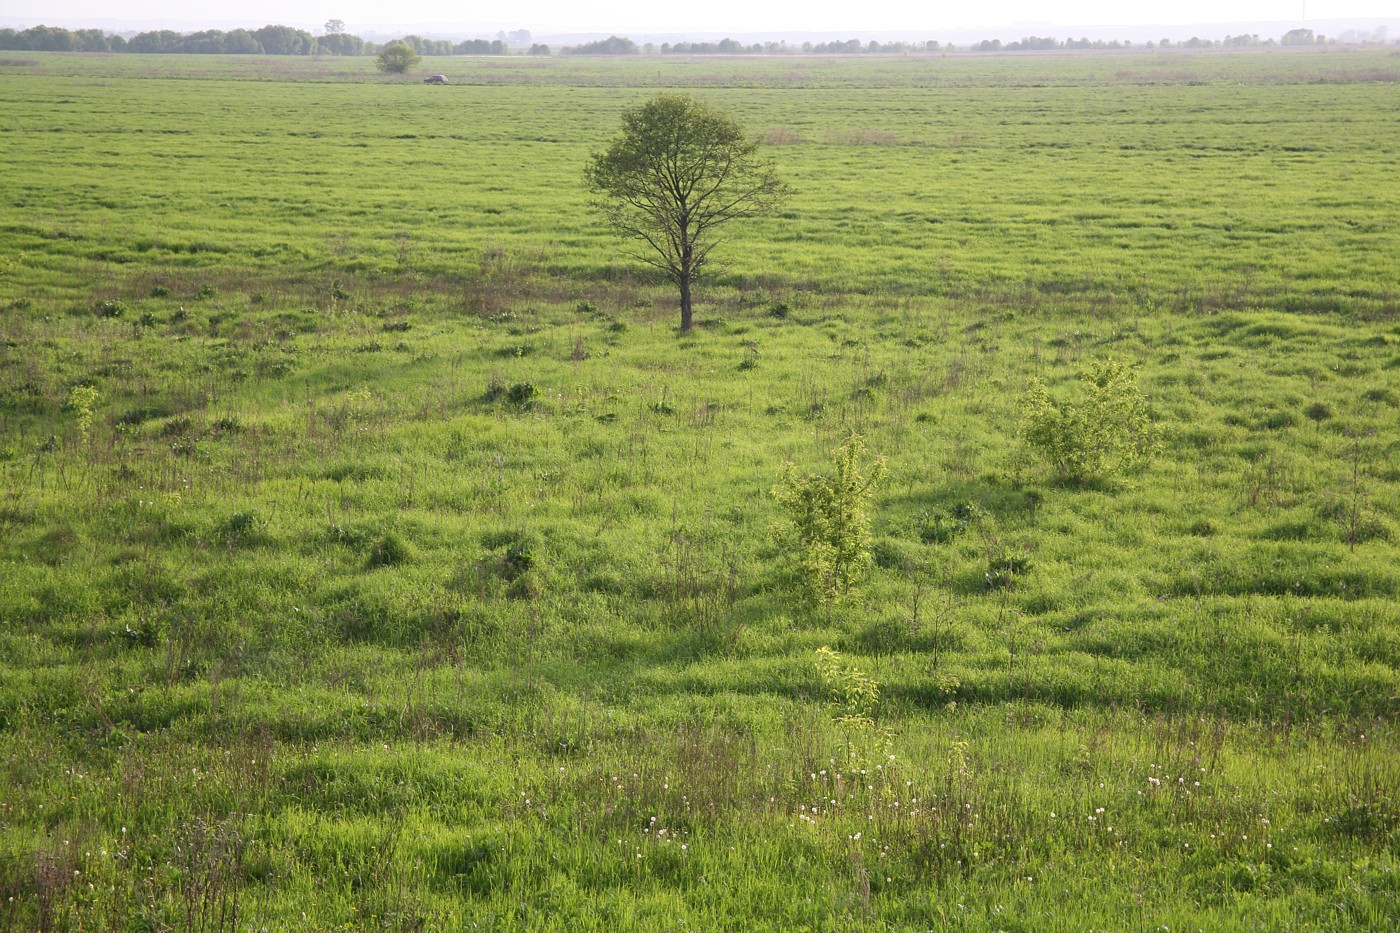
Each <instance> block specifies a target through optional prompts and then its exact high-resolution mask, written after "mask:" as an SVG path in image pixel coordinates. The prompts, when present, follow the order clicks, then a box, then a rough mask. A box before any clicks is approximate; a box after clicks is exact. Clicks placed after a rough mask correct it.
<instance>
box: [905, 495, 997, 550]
mask: <svg viewBox="0 0 1400 933" xmlns="http://www.w3.org/2000/svg"><path fill="white" fill-rule="evenodd" d="M985 516H986V512H984V511H983V510H982V508H981V506H979V505H978V504H977V503H975V502H960V503H958V504H957V505H955V506H953V507H952V508H951V509H949V510H948V511H947V512H932V513H927V512H926V513H925V514H924V515H923V516H922V518H921V520H920V525H919V540H920V541H922V542H924V543H925V544H947V543H948V542H949V541H952V540H953V539H954V538H956V537H958V536H959V535H961V534H962V533H963V532H965V531H967V529H969V528H971V527H972V526H974V525H976V524H978V523H979V522H981V521H982V519H983V518H984V517H985Z"/></svg>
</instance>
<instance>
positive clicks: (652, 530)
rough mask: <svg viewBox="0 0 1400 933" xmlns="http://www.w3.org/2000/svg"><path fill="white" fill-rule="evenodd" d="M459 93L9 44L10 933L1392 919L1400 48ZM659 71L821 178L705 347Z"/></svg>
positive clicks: (704, 75)
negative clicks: (862, 556) (859, 445)
mask: <svg viewBox="0 0 1400 933" xmlns="http://www.w3.org/2000/svg"><path fill="white" fill-rule="evenodd" d="M429 65H430V67H431V70H432V71H435V72H442V73H445V74H448V75H449V77H450V78H451V80H452V82H453V83H452V84H451V85H449V86H447V87H425V86H423V85H422V84H421V83H419V82H418V81H417V80H416V79H414V80H397V81H396V80H389V79H384V78H381V77H378V76H375V75H373V73H372V68H371V65H370V62H369V61H368V60H364V61H357V60H351V61H347V60H325V61H316V60H307V61H302V62H288V61H285V60H278V61H276V62H272V61H271V60H269V59H254V58H251V57H248V58H217V57H214V58H211V57H194V56H191V57H182V56H160V57H140V56H130V55H127V56H120V57H117V56H100V55H87V56H84V55H67V56H65V55H54V54H38V53H35V54H26V53H10V54H9V56H8V57H6V58H4V59H0V166H3V168H0V173H2V174H0V177H2V178H3V185H2V186H0V931H5V933H10V931H20V930H35V929H39V930H63V929H71V930H111V931H116V930H121V931H126V930H169V929H181V930H264V929H266V930H341V929H344V930H361V929H364V930H368V929H374V930H386V929H388V930H454V929H494V930H518V929H523V930H537V929H555V930H633V929H636V930H652V929H690V930H784V931H786V930H804V929H805V930H848V929H851V930H854V929H871V930H876V929H878V930H910V931H914V930H1013V931H1014V930H1020V931H1041V930H1090V929H1094V930H1100V929H1112V930H1149V929H1152V930H1155V929H1169V930H1172V931H1179V930H1197V929H1200V930H1211V931H1215V930H1266V929H1267V930H1283V929H1288V930H1393V929H1395V928H1396V926H1397V924H1400V875H1398V874H1397V868H1400V800H1397V796H1398V795H1400V791H1397V788H1400V742H1397V738H1400V734H1398V733H1397V724H1396V722H1395V716H1396V712H1397V707H1398V706H1400V673H1397V665H1400V600H1397V589H1400V407H1397V406H1400V316H1398V315H1397V312H1400V273H1398V272H1397V269H1400V183H1397V182H1398V181H1400V57H1397V56H1396V54H1394V53H1387V52H1384V51H1367V52H1338V51H1328V52H1324V53H1317V52H1299V53H1283V52H1278V53H1270V54H1259V53H1253V54H1221V53H1199V54H1187V53H1172V54H1166V53H1161V54H1156V55H1153V54H1105V55H1035V56H1024V57H1016V56H980V57H979V56H947V57H940V56H927V57H880V58H878V59H877V58H874V57H871V58H831V59H820V58H800V57H793V58H783V59H716V60H682V61H672V60H665V61H658V60H656V59H652V58H637V59H634V60H630V61H585V60H581V59H553V60H545V61H525V60H523V59H511V60H507V61H490V60H481V59H435V60H430V62H429ZM663 88H672V89H674V88H680V89H684V90H688V91H690V92H692V93H694V94H696V95H698V96H700V97H701V98H703V99H704V100H706V101H708V102H710V103H712V104H714V105H716V106H718V107H721V108H723V109H724V110H726V111H728V112H729V113H731V114H733V115H734V116H735V117H736V118H738V119H739V120H740V121H741V122H742V123H743V124H744V125H745V126H746V127H747V128H748V129H749V130H750V131H751V132H753V133H754V134H755V135H756V136H758V137H759V138H762V139H764V140H765V141H766V142H767V143H769V147H768V149H767V151H768V152H769V154H770V155H771V156H772V158H773V159H774V161H775V163H776V166H777V169H778V171H779V173H780V174H781V175H782V176H783V177H784V178H785V179H786V180H787V181H788V182H789V183H790V184H791V186H792V189H793V194H792V197H791V199H790V201H789V202H788V203H787V204H786V206H785V207H784V208H783V209H782V211H781V212H780V213H779V214H777V215H775V216H771V217H768V218H765V219H762V220H759V221H756V222H754V223H751V224H749V225H748V226H745V227H742V228H740V227H735V228H733V230H732V231H729V233H730V236H731V239H730V240H729V242H728V244H727V245H726V246H724V247H722V248H721V253H720V254H717V255H718V257H719V258H720V259H722V260H723V263H724V264H723V266H722V267H719V268H717V269H716V270H715V275H714V276H713V278H711V279H710V280H709V281H708V282H706V283H705V284H703V285H702V286H701V288H700V290H699V292H698V298H697V315H696V316H697V327H696V328H695V330H694V331H693V332H691V333H689V334H681V333H679V332H678V330H677V327H676V321H677V310H676V298H675V294H674V291H673V290H672V289H670V288H669V287H667V286H666V284H665V283H664V282H662V281H659V280H657V279H656V278H654V277H652V276H650V275H648V274H647V273H646V272H645V267H644V266H642V265H641V264H640V263H638V262H636V261H635V260H633V259H629V258H628V257H627V256H626V255H625V254H624V251H623V250H622V249H621V247H620V246H619V244H618V242H617V241H615V240H613V239H612V238H610V237H609V235H608V234H607V233H606V231H605V230H604V229H603V227H602V225H601V224H600V222H599V221H598V220H597V218H596V217H595V216H594V215H593V214H592V213H590V211H589V208H588V204H587V198H586V195H585V192H584V189H583V184H582V171H583V166H584V164H585V162H586V160H587V158H588V155H589V153H590V152H592V151H596V150H598V149H601V148H602V147H603V146H604V145H605V144H606V143H607V141H608V140H609V139H610V138H611V137H612V136H613V135H614V134H615V133H616V132H617V128H618V120H619V115H620V113H621V111H622V110H623V108H625V107H627V106H629V105H632V104H635V103H638V102H640V101H643V100H645V99H646V98H647V97H649V96H650V95H651V94H653V93H654V92H655V91H656V90H657V89H663ZM1110 361H1114V362H1117V363H1120V364H1123V365H1125V366H1128V367H1131V368H1132V369H1133V370H1134V371H1135V372H1136V374H1137V379H1138V386H1139V388H1140V390H1141V392H1142V394H1143V395H1144V396H1145V398H1146V399H1147V402H1148V405H1149V408H1150V412H1151V421H1152V423H1153V425H1154V426H1155V428H1156V431H1157V433H1158V436H1159V438H1160V445H1161V447H1160V452H1159V453H1158V455H1157V456H1156V458H1155V459H1154V460H1152V461H1151V462H1150V463H1148V464H1147V465H1146V466H1145V467H1143V468H1141V469H1138V470H1134V471H1130V472H1126V473H1124V474H1122V475H1119V476H1112V477H1109V478H1107V479H1103V480H1099V481H1095V482H1079V483H1073V482H1066V481H1062V480H1058V479H1057V478H1056V476H1055V474H1054V473H1053V472H1052V471H1051V469H1050V467H1048V466H1047V465H1046V464H1045V463H1044V462H1043V461H1042V460H1041V459H1039V458H1037V457H1036V456H1034V451H1032V450H1030V449H1029V448H1028V446H1027V443H1026V440H1025V430H1024V426H1025V425H1026V423H1027V421H1026V419H1027V412H1026V405H1025V400H1026V399H1027V398H1028V397H1030V396H1031V394H1032V390H1033V386H1034V385H1035V384H1036V383H1042V384H1044V385H1045V386H1046V387H1047V390H1048V391H1049V393H1050V395H1051V396H1052V397H1054V398H1056V399H1061V400H1065V399H1073V398H1075V397H1076V396H1077V395H1078V394H1079V393H1082V392H1083V391H1085V389H1084V382H1083V378H1082V377H1083V374H1084V373H1086V372H1089V371H1092V370H1093V368H1094V367H1096V366H1099V365H1101V364H1104V363H1106V362H1110ZM852 433H857V434H859V435H860V436H861V437H862V438H863V443H864V445H865V451H866V452H865V454H864V457H865V463H866V464H867V465H868V466H869V465H873V464H874V462H875V459H876V458H877V457H883V458H884V462H885V472H884V475H883V478H882V479H881V481H880V483H879V485H878V487H877V488H876V489H875V494H874V497H873V500H872V501H871V502H870V505H869V508H868V515H869V519H870V521H871V528H872V539H871V542H870V547H869V552H870V555H871V557H872V563H873V568H872V570H871V572H870V574H869V576H868V578H867V579H866V580H865V581H864V583H863V585H862V586H861V587H860V588H859V590H858V591H856V592H854V593H853V594H851V595H850V596H848V597H847V598H846V599H844V600H841V601H839V602H817V603H814V602H812V601H811V600H810V599H806V598H804V596H803V589H802V587H801V585H800V581H799V579H798V572H799V571H798V568H799V566H800V558H801V557H802V555H801V554H794V546H793V544H792V539H791V536H790V535H788V536H784V535H783V534H781V532H782V530H783V528H784V526H785V523H786V522H787V517H786V516H787V513H785V511H784V509H783V507H782V505H781V503H780V502H779V500H778V498H775V496H774V494H773V490H774V488H775V487H778V486H780V484H781V483H782V480H783V477H784V470H785V465H786V464H789V463H790V464H792V465H793V468H794V469H795V470H797V471H798V472H800V473H806V472H821V471H826V472H830V471H831V470H833V469H834V466H833V455H832V451H833V450H834V449H836V448H838V447H839V446H841V445H842V444H843V443H845V442H846V441H847V439H848V438H849V437H850V435H851V434H852ZM795 559H796V560H795ZM822 649H827V650H825V651H824V650H822Z"/></svg>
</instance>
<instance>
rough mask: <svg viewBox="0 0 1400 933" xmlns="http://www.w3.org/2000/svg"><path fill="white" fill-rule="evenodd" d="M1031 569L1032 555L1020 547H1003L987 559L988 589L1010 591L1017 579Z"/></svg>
mask: <svg viewBox="0 0 1400 933" xmlns="http://www.w3.org/2000/svg"><path fill="white" fill-rule="evenodd" d="M1030 569H1031V559H1030V555H1028V554H1027V553H1026V552H1025V551H1023V550H1021V549H1020V548H1018V547H1014V546H1012V545H1002V546H1000V547H998V548H997V549H996V550H994V551H993V552H992V553H991V555H989V556H988V558H987V573H986V580H987V589H989V590H1004V589H1008V588H1010V587H1011V585H1012V584H1013V583H1015V582H1016V578H1017V577H1019V576H1021V575H1022V574H1024V573H1026V572H1027V571H1028V570H1030Z"/></svg>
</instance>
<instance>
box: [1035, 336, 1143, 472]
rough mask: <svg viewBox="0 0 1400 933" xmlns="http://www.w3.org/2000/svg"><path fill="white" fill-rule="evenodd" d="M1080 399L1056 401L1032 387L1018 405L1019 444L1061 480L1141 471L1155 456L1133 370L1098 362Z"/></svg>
mask: <svg viewBox="0 0 1400 933" xmlns="http://www.w3.org/2000/svg"><path fill="white" fill-rule="evenodd" d="M1081 396H1082V397H1081V398H1080V399H1079V400H1077V401H1063V402H1057V401H1055V400H1054V399H1052V398H1051V397H1050V393H1049V392H1048V391H1046V389H1045V386H1043V385H1041V384H1040V383H1039V382H1036V383H1033V384H1032V385H1031V388H1030V391H1029V393H1028V394H1027V397H1026V401H1025V403H1024V404H1023V405H1022V425H1021V436H1022V439H1023V440H1024V441H1025V443H1026V445H1027V447H1029V448H1030V450H1031V451H1033V452H1034V453H1036V454H1038V455H1039V456H1040V457H1042V458H1043V459H1044V460H1046V461H1047V462H1048V463H1049V464H1050V466H1051V467H1052V468H1053V469H1054V470H1055V473H1056V474H1057V475H1058V476H1059V478H1060V479H1062V480H1065V481H1068V482H1076V483H1082V482H1090V481H1094V480H1101V479H1107V478H1110V477H1113V476H1117V475H1120V474H1122V473H1125V472H1127V471H1129V470H1132V469H1134V468H1137V467H1141V466H1144V465H1146V464H1147V463H1149V462H1150V461H1151V460H1152V458H1153V457H1154V456H1155V455H1156V454H1157V452H1158V450H1159V449H1160V441H1159V440H1158V436H1157V430H1156V427H1155V425H1154V424H1153V423H1152V415H1151V412H1150V411H1149V409H1148V407H1147V401H1146V399H1144V398H1143V397H1142V395H1141V393H1139V392H1138V390H1137V377H1136V376H1135V375H1134V374H1133V372H1132V370H1130V369H1129V368H1128V367H1126V366H1124V365H1123V364H1121V363H1116V362H1106V363H1100V364H1099V365H1097V366H1095V367H1094V368H1093V369H1091V370H1090V371H1088V372H1086V373H1085V374H1084V376H1083V389H1082V393H1081Z"/></svg>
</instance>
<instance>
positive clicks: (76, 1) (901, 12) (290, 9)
mask: <svg viewBox="0 0 1400 933" xmlns="http://www.w3.org/2000/svg"><path fill="white" fill-rule="evenodd" d="M1397 10H1400V2H1397V0H1288V2H1278V0H1138V2H1131V0H1123V2H1117V3H1109V2H1101V0H1039V2H1036V0H978V2H963V3H929V2H926V0H925V2H916V0H855V2H852V0H844V2H833V0H811V2H801V3H799V2H785V3H773V2H767V3H763V2H754V0H706V2H704V3H700V4H693V5H684V4H677V3H664V2H657V0H605V2H597V3H588V2H579V0H516V2H506V3H500V4H481V3H472V4H468V3H463V2H461V0H207V2H203V3H195V4H192V3H190V2H189V0H135V2H133V0H117V2H112V0H0V15H3V16H4V17H5V18H6V19H16V18H24V19H32V20H33V21H34V22H43V21H44V20H45V19H47V20H48V21H58V20H75V19H90V20H104V21H158V20H163V21H168V22H170V23H193V22H220V21H225V22H232V21H239V22H255V23H266V22H272V23H286V24H289V25H299V24H308V25H309V24H315V25H319V24H321V23H324V22H325V21H326V20H327V19H330V18H332V17H335V18H338V19H342V20H344V21H345V22H346V24H347V25H348V26H349V28H350V31H351V32H354V31H355V30H356V29H357V28H361V29H367V30H368V29H373V28H374V27H375V26H377V25H380V24H389V23H396V24H397V23H424V24H437V25H442V26H448V25H451V26H455V27H458V28H461V29H463V30H470V29H478V30H480V29H488V28H489V29H493V30H494V29H498V28H503V27H504V28H517V27H524V28H528V29H538V30H544V29H549V30H553V31H587V32H608V31H614V30H616V31H630V32H634V33H640V32H724V31H729V32H736V33H737V32H774V31H776V32H782V31H785V30H786V31H804V32H817V31H841V30H852V31H854V30H864V31H869V30H900V31H908V30H915V31H927V32H928V33H929V34H930V35H931V36H935V35H936V33H937V32H938V31H939V29H962V28H969V27H977V26H1006V25H1012V24H1020V23H1024V24H1027V25H1037V26H1044V25H1056V26H1075V25H1083V26H1092V25H1123V26H1141V25H1154V24H1159V23H1160V24H1167V25H1171V24H1194V23H1228V22H1249V21H1269V22H1278V21H1293V22H1300V21H1302V20H1303V18H1304V16H1305V15H1306V18H1307V19H1308V20H1322V19H1340V18H1361V19H1365V18H1367V17H1378V18H1379V17H1395V16H1396V15H1397ZM316 31H317V32H319V29H318V30H316Z"/></svg>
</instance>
